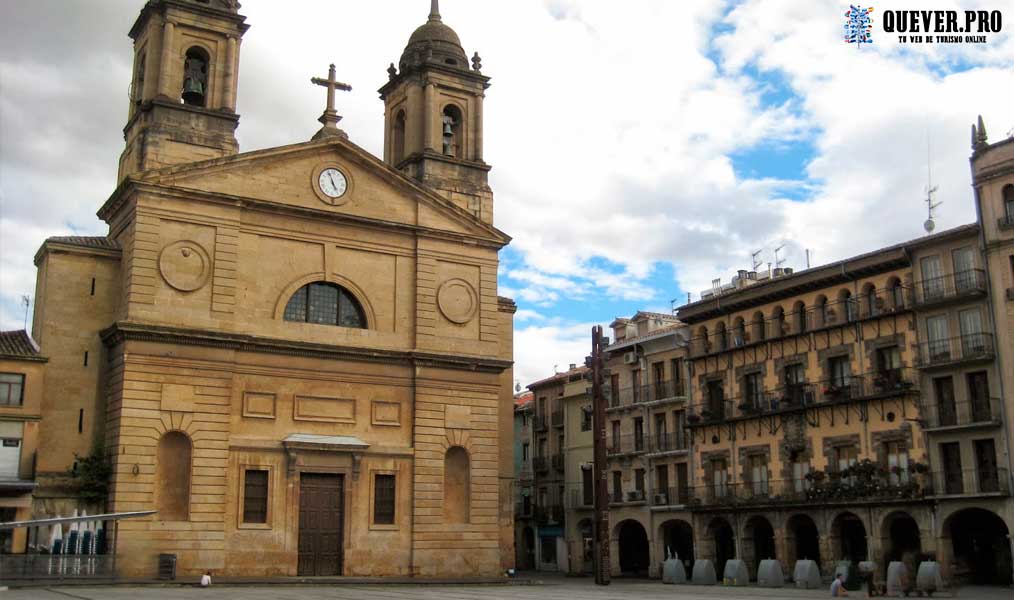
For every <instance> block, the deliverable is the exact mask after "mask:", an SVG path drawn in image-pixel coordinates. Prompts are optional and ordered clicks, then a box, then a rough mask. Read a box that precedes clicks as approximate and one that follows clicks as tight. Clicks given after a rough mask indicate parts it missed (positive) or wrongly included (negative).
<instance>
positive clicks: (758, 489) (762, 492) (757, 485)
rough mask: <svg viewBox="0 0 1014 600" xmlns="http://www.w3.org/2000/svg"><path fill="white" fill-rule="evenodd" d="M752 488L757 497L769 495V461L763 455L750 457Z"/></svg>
mask: <svg viewBox="0 0 1014 600" xmlns="http://www.w3.org/2000/svg"><path fill="white" fill-rule="evenodd" d="M750 486H751V487H752V489H753V493H754V495H755V496H766V495H767V493H768V459H767V457H766V456H764V455H762V454H755V455H753V456H751V457H750Z"/></svg>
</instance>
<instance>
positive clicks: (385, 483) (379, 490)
mask: <svg viewBox="0 0 1014 600" xmlns="http://www.w3.org/2000/svg"><path fill="white" fill-rule="evenodd" d="M373 522H374V523H375V524H377V525H393V524H394V475H382V474H379V473H378V474H376V475H374V476H373Z"/></svg>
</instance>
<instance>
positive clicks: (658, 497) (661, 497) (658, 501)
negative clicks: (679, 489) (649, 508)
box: [655, 494, 669, 506]
mask: <svg viewBox="0 0 1014 600" xmlns="http://www.w3.org/2000/svg"><path fill="white" fill-rule="evenodd" d="M663 504H669V498H668V497H666V495H665V494H655V505H656V506H661V505H663Z"/></svg>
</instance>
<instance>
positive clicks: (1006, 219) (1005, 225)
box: [996, 215, 1014, 229]
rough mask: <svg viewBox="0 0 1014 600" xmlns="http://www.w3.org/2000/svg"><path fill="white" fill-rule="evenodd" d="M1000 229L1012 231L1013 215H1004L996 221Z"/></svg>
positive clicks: (1013, 227) (1013, 226)
mask: <svg viewBox="0 0 1014 600" xmlns="http://www.w3.org/2000/svg"><path fill="white" fill-rule="evenodd" d="M996 225H997V227H999V228H1000V229H1014V215H1004V216H1002V217H1000V218H999V219H997V220H996Z"/></svg>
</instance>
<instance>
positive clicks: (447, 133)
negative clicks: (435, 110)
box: [444, 119, 454, 137]
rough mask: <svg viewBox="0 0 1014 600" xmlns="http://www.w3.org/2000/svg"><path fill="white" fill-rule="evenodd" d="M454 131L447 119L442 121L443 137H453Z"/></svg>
mask: <svg viewBox="0 0 1014 600" xmlns="http://www.w3.org/2000/svg"><path fill="white" fill-rule="evenodd" d="M453 136H454V129H452V126H451V121H450V120H449V119H446V120H444V137H453Z"/></svg>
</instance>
